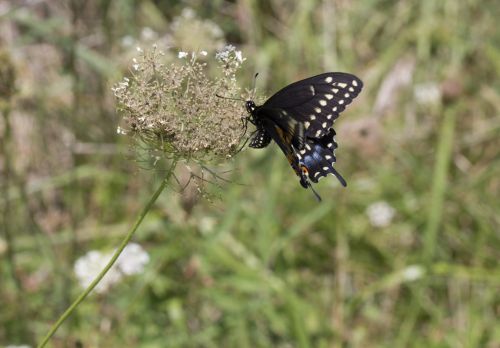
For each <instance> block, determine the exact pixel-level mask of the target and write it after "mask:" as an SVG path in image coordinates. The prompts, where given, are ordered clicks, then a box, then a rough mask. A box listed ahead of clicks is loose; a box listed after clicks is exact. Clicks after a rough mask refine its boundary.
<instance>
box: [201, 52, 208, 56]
mask: <svg viewBox="0 0 500 348" xmlns="http://www.w3.org/2000/svg"><path fill="white" fill-rule="evenodd" d="M200 54H201V55H202V56H206V55H207V54H208V53H207V51H201V52H200Z"/></svg>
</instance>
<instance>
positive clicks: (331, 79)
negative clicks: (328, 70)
mask: <svg viewBox="0 0 500 348" xmlns="http://www.w3.org/2000/svg"><path fill="white" fill-rule="evenodd" d="M332 81H333V77H331V76H328V77H327V78H326V79H325V82H326V83H331V82H332Z"/></svg>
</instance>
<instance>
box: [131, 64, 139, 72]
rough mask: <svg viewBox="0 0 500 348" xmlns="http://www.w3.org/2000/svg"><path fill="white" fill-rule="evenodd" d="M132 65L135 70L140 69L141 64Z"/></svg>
mask: <svg viewBox="0 0 500 348" xmlns="http://www.w3.org/2000/svg"><path fill="white" fill-rule="evenodd" d="M132 67H133V68H134V70H135V71H137V70H139V67H140V65H139V64H132Z"/></svg>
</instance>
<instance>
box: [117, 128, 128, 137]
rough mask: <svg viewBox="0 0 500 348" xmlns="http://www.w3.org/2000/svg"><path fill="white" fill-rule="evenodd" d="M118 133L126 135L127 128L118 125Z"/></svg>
mask: <svg viewBox="0 0 500 348" xmlns="http://www.w3.org/2000/svg"><path fill="white" fill-rule="evenodd" d="M116 134H121V135H126V134H127V132H126V131H125V129H123V128H122V127H120V126H118V127H116Z"/></svg>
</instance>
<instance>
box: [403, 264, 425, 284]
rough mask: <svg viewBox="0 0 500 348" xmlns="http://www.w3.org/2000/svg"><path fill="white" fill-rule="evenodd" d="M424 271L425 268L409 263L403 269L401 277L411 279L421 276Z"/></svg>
mask: <svg viewBox="0 0 500 348" xmlns="http://www.w3.org/2000/svg"><path fill="white" fill-rule="evenodd" d="M424 273H425V270H424V268H423V267H422V266H419V265H411V266H408V267H406V268H405V269H404V270H403V278H404V279H405V280H407V281H413V280H417V279H419V278H422V276H423V275H424Z"/></svg>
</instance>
